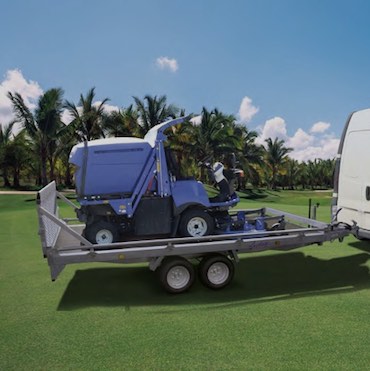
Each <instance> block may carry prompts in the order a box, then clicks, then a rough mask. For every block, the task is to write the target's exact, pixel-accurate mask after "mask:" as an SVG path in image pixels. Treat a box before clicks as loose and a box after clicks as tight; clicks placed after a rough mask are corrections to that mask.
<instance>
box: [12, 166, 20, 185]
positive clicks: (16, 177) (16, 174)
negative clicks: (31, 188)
mask: <svg viewBox="0 0 370 371" xmlns="http://www.w3.org/2000/svg"><path fill="white" fill-rule="evenodd" d="M19 174H20V169H19V168H17V167H15V168H14V171H13V187H14V188H19V186H20V183H19Z"/></svg>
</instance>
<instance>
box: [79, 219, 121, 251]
mask: <svg viewBox="0 0 370 371" xmlns="http://www.w3.org/2000/svg"><path fill="white" fill-rule="evenodd" d="M84 234H85V237H86V239H87V240H89V241H90V242H91V243H93V244H97V245H106V244H109V243H114V242H117V241H118V239H119V233H118V228H117V226H116V225H115V224H113V223H109V222H107V221H105V220H99V221H97V222H95V223H92V224H89V225H87V226H86V228H85V231H84Z"/></svg>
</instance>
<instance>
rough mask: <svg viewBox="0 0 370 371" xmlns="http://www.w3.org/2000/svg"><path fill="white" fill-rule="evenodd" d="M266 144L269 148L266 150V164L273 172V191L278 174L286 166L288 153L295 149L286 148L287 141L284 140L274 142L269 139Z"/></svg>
mask: <svg viewBox="0 0 370 371" xmlns="http://www.w3.org/2000/svg"><path fill="white" fill-rule="evenodd" d="M265 142H266V143H267V148H266V149H265V159H266V164H267V166H268V167H269V169H270V170H271V182H270V186H271V188H272V189H276V180H277V175H278V172H279V170H280V169H281V167H282V165H283V164H284V160H285V159H286V157H287V155H288V153H289V152H291V151H292V150H293V149H292V148H287V147H285V146H284V144H285V141H284V140H282V139H278V138H275V140H272V139H271V138H268V139H266V140H265Z"/></svg>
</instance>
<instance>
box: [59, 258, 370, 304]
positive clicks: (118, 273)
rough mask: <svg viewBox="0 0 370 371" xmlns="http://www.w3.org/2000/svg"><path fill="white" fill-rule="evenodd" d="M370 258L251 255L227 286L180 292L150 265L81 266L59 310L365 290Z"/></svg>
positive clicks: (284, 297)
mask: <svg viewBox="0 0 370 371" xmlns="http://www.w3.org/2000/svg"><path fill="white" fill-rule="evenodd" d="M369 258H370V257H369V255H368V254H359V255H353V256H350V257H343V258H335V259H331V260H320V259H317V258H313V257H307V256H305V255H304V254H302V253H296V252H295V253H285V254H281V255H280V254H277V255H271V256H261V257H248V258H244V259H242V260H241V261H240V262H239V264H238V265H237V267H236V273H235V277H234V280H233V282H232V283H231V284H230V285H229V286H228V287H226V288H224V289H223V290H221V291H213V290H210V289H207V288H205V287H203V286H202V285H201V284H200V283H199V282H196V284H195V285H194V286H193V287H192V289H191V290H190V292H189V293H185V294H181V295H170V294H167V293H165V292H164V291H163V289H162V288H161V286H160V284H159V281H158V279H157V277H156V274H155V273H153V272H151V271H149V269H148V268H147V267H142V268H141V267H139V268H138V267H130V266H126V267H122V268H121V267H120V268H113V267H112V268H111V267H109V268H93V269H86V270H78V271H76V272H75V275H74V277H73V278H72V280H71V281H70V283H69V285H68V287H67V289H66V290H65V292H64V295H63V297H62V299H61V301H60V303H59V307H58V310H74V309H79V308H84V307H94V306H121V307H124V308H126V310H129V309H130V307H135V306H155V305H159V306H165V305H171V306H174V305H194V304H208V305H209V304H212V305H215V304H216V305H223V306H226V305H227V306H233V305H238V303H239V304H240V303H241V302H242V303H250V304H252V303H254V302H261V301H272V300H287V299H291V298H296V297H307V296H316V295H329V294H334V293H338V292H347V291H356V290H362V289H366V288H370V280H369V278H370V276H369V269H368V267H366V266H363V264H365V263H366V262H367V260H368V259H369ZM172 309H173V308H172ZM179 309H180V308H179ZM181 310H184V308H181Z"/></svg>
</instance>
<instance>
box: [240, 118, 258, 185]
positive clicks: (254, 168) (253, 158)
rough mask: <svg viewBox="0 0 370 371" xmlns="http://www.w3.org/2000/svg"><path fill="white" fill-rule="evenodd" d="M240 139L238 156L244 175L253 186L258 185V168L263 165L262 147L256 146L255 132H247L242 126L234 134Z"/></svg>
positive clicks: (256, 135)
mask: <svg viewBox="0 0 370 371" xmlns="http://www.w3.org/2000/svg"><path fill="white" fill-rule="evenodd" d="M235 134H236V135H237V137H238V138H240V143H241V148H242V150H241V152H240V155H239V156H238V157H239V159H240V163H241V165H242V167H243V170H244V172H245V174H246V175H247V176H248V179H249V181H250V182H251V183H252V184H253V185H255V186H256V185H258V184H259V183H260V174H259V172H258V168H259V167H260V166H262V164H263V153H264V152H263V147H262V146H260V145H258V144H256V143H255V140H256V138H257V137H258V134H257V132H255V131H249V130H248V129H247V128H246V127H245V126H244V125H243V126H240V127H239V128H238V130H237V132H236V133H235Z"/></svg>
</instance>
